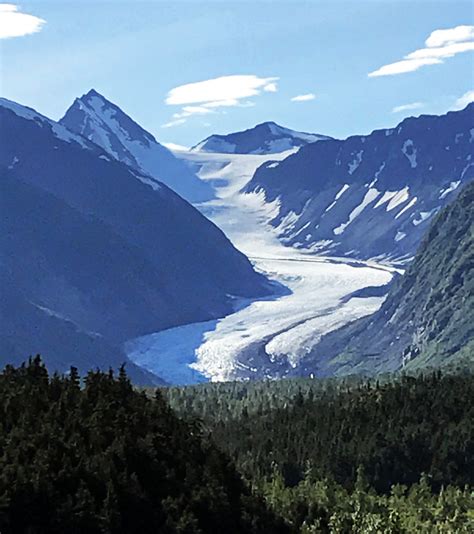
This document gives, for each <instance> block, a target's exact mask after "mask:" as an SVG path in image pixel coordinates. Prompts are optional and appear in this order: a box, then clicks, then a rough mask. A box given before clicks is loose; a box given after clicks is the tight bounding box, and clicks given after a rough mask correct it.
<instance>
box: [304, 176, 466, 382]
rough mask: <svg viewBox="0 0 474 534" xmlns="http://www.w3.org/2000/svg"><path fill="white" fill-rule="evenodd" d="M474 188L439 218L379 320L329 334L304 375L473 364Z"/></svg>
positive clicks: (395, 286)
mask: <svg viewBox="0 0 474 534" xmlns="http://www.w3.org/2000/svg"><path fill="white" fill-rule="evenodd" d="M473 317H474V183H472V182H471V183H470V184H468V185H467V186H466V187H465V188H464V189H463V191H462V192H461V193H460V195H459V196H458V198H457V199H456V200H455V201H454V202H453V203H452V204H450V205H449V206H447V207H446V208H444V209H443V210H442V211H441V213H440V214H439V215H438V216H437V217H436V219H435V220H434V221H433V224H432V226H431V227H430V229H429V231H428V233H427V235H426V238H425V239H424V241H423V243H422V245H421V247H420V250H419V252H418V254H417V256H416V258H415V260H414V261H413V263H412V264H411V265H410V267H409V268H408V270H407V272H406V273H405V274H404V275H403V276H401V277H400V278H399V279H397V280H396V281H395V282H394V284H393V286H392V288H391V290H390V292H389V294H388V297H387V299H386V301H385V302H384V304H383V305H382V307H381V308H380V310H379V311H377V312H376V313H375V314H374V315H371V316H369V317H366V318H363V319H360V320H358V321H355V322H354V323H351V324H349V325H347V326H345V327H343V328H341V329H340V330H337V331H335V332H333V333H330V334H328V335H327V336H325V337H323V339H322V341H321V342H320V343H319V344H318V345H317V346H316V348H315V349H314V350H313V351H312V353H311V354H310V355H309V356H308V357H307V358H306V360H305V361H304V365H303V369H304V372H307V371H308V370H310V369H311V371H309V372H316V373H319V374H324V375H327V374H348V373H353V372H365V373H369V374H373V373H376V372H380V371H393V370H397V369H399V368H400V367H402V366H408V367H410V368H417V367H424V366H426V365H430V366H431V365H435V366H437V365H447V364H455V363H457V362H461V361H463V360H464V359H465V358H466V359H467V361H470V363H471V365H472V363H473V361H474V322H473Z"/></svg>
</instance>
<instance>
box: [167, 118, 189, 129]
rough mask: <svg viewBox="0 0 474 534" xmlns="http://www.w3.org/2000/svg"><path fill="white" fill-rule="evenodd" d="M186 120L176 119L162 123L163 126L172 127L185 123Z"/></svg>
mask: <svg viewBox="0 0 474 534" xmlns="http://www.w3.org/2000/svg"><path fill="white" fill-rule="evenodd" d="M185 122H186V119H176V120H174V121H170V122H166V123H165V124H162V125H161V127H162V128H172V127H173V126H179V125H180V124H184V123H185Z"/></svg>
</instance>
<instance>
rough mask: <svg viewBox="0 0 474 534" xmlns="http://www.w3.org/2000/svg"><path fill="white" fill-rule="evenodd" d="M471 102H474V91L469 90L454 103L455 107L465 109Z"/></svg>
mask: <svg viewBox="0 0 474 534" xmlns="http://www.w3.org/2000/svg"><path fill="white" fill-rule="evenodd" d="M471 102H474V91H467V93H464V94H463V95H462V96H460V97H459V98H458V99H457V100H456V102H455V103H454V106H455V107H454V109H463V108H465V107H466V106H467V105H468V104H470V103H471Z"/></svg>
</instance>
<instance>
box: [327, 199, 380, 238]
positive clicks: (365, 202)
mask: <svg viewBox="0 0 474 534" xmlns="http://www.w3.org/2000/svg"><path fill="white" fill-rule="evenodd" d="M379 194H380V193H379V192H378V191H377V189H369V190H368V191H367V193H366V194H365V196H364V198H363V200H362V202H361V203H360V204H359V205H358V206H357V207H356V208H354V209H353V210H352V211H351V213H350V215H349V219H348V220H347V222H345V223H342V224H341V225H339V226H338V227H337V228H334V230H333V232H334V234H335V235H340V234H342V233H343V232H344V230H345V229H346V228H347V227H348V226H349V224H351V222H353V221H354V219H355V218H356V217H357V216H358V215H360V214H361V213H362V212H363V211H364V209H365V208H366V207H367V206H368V205H369V204H370V203H371V202H373V201H374V200H375V199H376V198H377V197H378V196H379Z"/></svg>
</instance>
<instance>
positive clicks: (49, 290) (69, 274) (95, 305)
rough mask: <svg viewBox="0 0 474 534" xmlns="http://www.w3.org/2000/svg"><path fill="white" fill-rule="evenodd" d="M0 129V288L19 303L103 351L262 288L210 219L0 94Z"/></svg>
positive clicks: (214, 313)
mask: <svg viewBox="0 0 474 534" xmlns="http://www.w3.org/2000/svg"><path fill="white" fill-rule="evenodd" d="M0 136H1V139H2V142H1V144H0V168H2V169H3V170H2V181H1V187H2V190H1V193H2V197H1V202H2V209H1V214H2V218H1V226H2V235H1V238H0V239H1V249H0V254H1V257H0V259H1V264H2V270H3V271H2V276H4V277H5V280H8V282H5V284H2V289H3V288H4V287H7V286H9V287H11V288H12V290H15V291H17V292H18V294H19V295H22V298H23V299H24V300H26V302H28V303H29V305H28V306H30V305H33V306H35V309H41V310H42V311H43V312H45V313H47V314H48V315H49V316H50V317H56V318H61V319H63V320H64V321H67V322H68V323H70V324H72V325H74V328H77V329H78V330H79V331H81V332H85V333H88V332H89V333H90V332H93V333H96V334H97V333H98V334H100V335H101V336H103V338H104V340H105V342H104V344H107V345H111V346H112V348H113V347H115V346H117V344H119V343H122V342H123V341H125V340H127V339H130V338H131V337H135V336H138V335H142V334H145V333H151V332H154V331H158V330H161V329H164V328H168V327H171V326H177V325H180V324H185V323H187V322H196V321H205V320H208V319H213V318H217V317H220V316H222V315H225V314H226V313H229V312H230V311H232V309H233V303H234V298H235V297H258V296H262V295H264V294H267V293H268V285H267V281H266V279H265V278H264V277H263V276H261V275H259V274H257V273H255V271H254V270H253V268H252V266H251V264H250V262H249V261H248V260H247V258H246V257H245V256H243V255H242V254H241V253H240V252H238V251H237V250H236V249H235V248H234V247H233V246H232V244H231V243H230V242H229V241H228V239H227V238H226V237H225V236H224V234H223V233H222V232H221V231H220V230H219V229H218V228H217V227H216V226H215V225H214V224H212V223H211V222H210V221H208V220H207V219H206V218H205V217H203V216H202V215H201V214H200V213H199V212H198V211H197V210H196V209H195V208H193V207H192V206H191V205H189V204H188V203H187V202H186V201H184V200H183V199H182V198H180V197H179V196H178V195H176V194H175V193H173V192H172V191H171V190H170V189H168V188H167V187H166V186H165V185H163V184H160V183H157V182H151V181H150V178H149V177H148V176H146V175H140V174H138V173H137V172H136V171H133V170H132V169H130V168H129V167H127V166H126V165H124V164H122V163H120V162H117V161H113V160H111V158H109V157H108V156H107V155H106V154H105V153H104V152H103V151H102V149H100V148H99V147H98V146H97V145H94V144H93V143H91V142H89V141H87V140H86V139H84V138H82V137H81V136H75V135H74V134H71V133H70V132H68V130H66V129H65V128H63V127H62V126H61V125H58V124H56V123H54V122H52V121H49V120H48V119H46V118H45V117H43V116H41V115H39V114H37V113H36V112H34V111H33V110H30V109H28V108H24V107H23V106H20V105H18V104H15V103H12V102H9V101H6V100H0ZM149 184H150V185H149ZM10 300H11V301H12V302H14V301H15V300H14V298H12V299H10ZM7 311H8V310H7ZM30 311H31V310H30ZM14 312H15V311H14V310H12V311H11V313H14ZM18 313H20V312H18ZM20 318H21V317H20ZM52 323H53V321H49V323H48V324H49V326H48V328H49V327H51V328H54V325H53V324H52ZM48 336H49V334H48V332H46V333H45V335H44V338H48ZM33 341H35V340H34V339H33ZM28 346H30V345H28ZM35 347H36V348H34V350H35V351H38V352H43V351H42V347H41V346H40V343H39V342H38V343H37V345H35ZM57 348H58V347H57ZM59 349H60V347H59V348H58V350H59ZM31 350H33V348H32V349H31ZM106 352H107V353H108V351H106ZM56 353H57V351H56ZM24 356H25V355H23V357H24ZM44 356H45V358H46V359H47V357H48V355H46V354H44ZM7 357H8V354H6V353H4V354H2V358H7ZM99 363H100V362H97V365H99ZM107 365H108V364H107Z"/></svg>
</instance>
